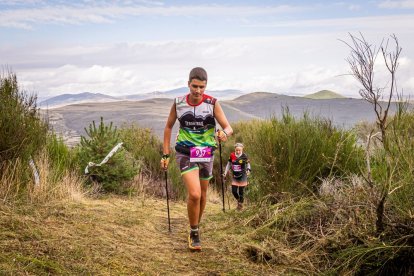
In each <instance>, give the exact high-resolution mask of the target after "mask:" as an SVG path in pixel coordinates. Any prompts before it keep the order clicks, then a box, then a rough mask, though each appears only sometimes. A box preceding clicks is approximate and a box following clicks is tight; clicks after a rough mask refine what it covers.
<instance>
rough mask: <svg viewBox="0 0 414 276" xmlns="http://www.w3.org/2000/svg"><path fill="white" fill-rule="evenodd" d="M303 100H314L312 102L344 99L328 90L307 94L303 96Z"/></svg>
mask: <svg viewBox="0 0 414 276" xmlns="http://www.w3.org/2000/svg"><path fill="white" fill-rule="evenodd" d="M303 97H304V98H308V99H314V100H326V99H343V98H345V97H344V96H342V95H341V94H338V93H335V92H333V91H330V90H321V91H318V92H316V93H312V94H308V95H306V96H303Z"/></svg>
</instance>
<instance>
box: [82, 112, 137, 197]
mask: <svg viewBox="0 0 414 276" xmlns="http://www.w3.org/2000/svg"><path fill="white" fill-rule="evenodd" d="M85 131H86V134H87V135H88V136H89V138H87V137H85V136H81V141H80V148H79V160H80V164H81V168H82V170H84V169H85V167H86V166H87V165H88V163H89V162H93V163H97V164H99V163H100V162H101V161H102V160H103V159H104V158H105V157H106V155H107V154H108V153H109V152H110V151H111V150H112V148H113V147H115V146H116V145H117V144H118V143H119V142H120V139H119V133H118V131H117V128H116V127H115V128H113V124H112V122H111V123H110V124H109V126H108V125H105V124H104V121H103V118H102V117H101V122H100V124H99V126H98V127H96V125H95V121H93V122H92V124H90V125H89V129H86V128H85ZM89 172H90V174H89V176H90V180H91V181H94V182H97V183H99V184H100V185H102V188H103V190H104V191H106V192H122V185H121V184H122V182H123V181H127V180H130V179H132V178H133V177H134V175H135V174H136V170H135V169H134V167H133V161H132V159H131V158H130V157H129V156H128V155H127V152H126V151H125V150H124V149H121V150H120V151H118V152H116V153H115V154H114V155H113V156H112V157H111V158H110V159H109V160H108V162H107V163H105V164H103V165H102V166H95V167H91V168H90V169H89Z"/></svg>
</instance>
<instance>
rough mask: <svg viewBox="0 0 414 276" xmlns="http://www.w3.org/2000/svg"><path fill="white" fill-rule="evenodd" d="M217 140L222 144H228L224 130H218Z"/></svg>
mask: <svg viewBox="0 0 414 276" xmlns="http://www.w3.org/2000/svg"><path fill="white" fill-rule="evenodd" d="M217 139H218V140H219V141H220V142H226V141H227V134H226V133H225V132H224V131H222V130H217Z"/></svg>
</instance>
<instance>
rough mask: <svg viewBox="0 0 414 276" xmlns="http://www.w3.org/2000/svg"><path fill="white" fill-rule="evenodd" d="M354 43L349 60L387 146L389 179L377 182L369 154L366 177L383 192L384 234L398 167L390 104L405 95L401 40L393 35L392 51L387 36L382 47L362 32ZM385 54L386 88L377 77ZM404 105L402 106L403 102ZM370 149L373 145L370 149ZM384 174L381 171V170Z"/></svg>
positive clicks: (380, 221) (378, 224) (380, 209)
mask: <svg viewBox="0 0 414 276" xmlns="http://www.w3.org/2000/svg"><path fill="white" fill-rule="evenodd" d="M350 37H351V43H346V42H344V43H345V44H346V45H348V47H349V48H350V49H351V53H350V56H349V57H348V58H347V62H348V64H349V66H350V68H351V75H352V76H354V77H355V78H356V79H357V80H358V82H359V83H360V84H361V85H362V88H361V89H360V90H359V95H360V96H361V97H362V99H364V100H366V101H367V102H369V103H370V104H371V105H372V107H373V108H374V112H375V115H376V118H377V119H376V123H377V126H378V128H379V130H380V133H381V135H380V137H379V139H380V141H381V144H382V146H383V150H384V153H383V154H382V162H381V163H382V164H383V165H385V168H384V169H385V172H383V175H382V176H381V177H385V178H386V179H381V180H379V179H377V181H379V182H381V183H374V180H373V179H372V176H371V168H370V162H369V156H368V158H367V164H368V175H367V177H366V180H367V182H368V183H369V184H370V186H374V184H376V185H377V186H379V187H380V189H381V195H380V198H379V199H378V203H377V222H376V227H377V233H378V234H381V233H382V232H383V230H384V222H383V219H384V208H385V201H386V199H387V196H388V195H389V193H390V190H391V188H392V187H391V183H392V177H393V175H394V171H393V170H394V168H393V166H392V164H391V162H390V161H391V159H392V157H393V156H392V152H391V151H390V148H389V141H388V135H387V128H388V121H387V119H388V115H389V114H388V112H389V109H390V105H391V102H392V100H393V99H394V97H395V96H397V97H401V96H402V95H401V94H398V91H397V81H396V71H397V68H398V58H399V56H400V53H401V50H402V48H401V47H400V46H399V44H398V39H397V37H396V36H395V35H391V41H393V42H394V44H395V49H394V50H393V51H389V50H388V45H389V42H390V40H389V39H387V40H386V41H385V43H384V40H383V41H382V42H381V44H380V46H379V48H376V47H375V46H373V45H371V44H370V43H368V41H367V40H365V38H364V36H363V35H362V34H360V36H359V37H357V36H354V35H352V34H350ZM379 54H381V55H382V58H383V60H384V63H385V66H386V69H387V71H388V73H389V82H388V85H387V86H385V87H379V86H378V81H377V79H375V70H374V68H375V65H376V60H377V57H378V55H379ZM384 98H385V99H386V101H385V102H381V100H382V99H384ZM400 107H401V105H400ZM371 137H372V132H371V134H370V135H369V138H368V145H369V143H370V139H371ZM367 151H368V152H369V148H367ZM380 174H381V173H380Z"/></svg>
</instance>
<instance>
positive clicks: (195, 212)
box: [182, 169, 201, 226]
mask: <svg viewBox="0 0 414 276" xmlns="http://www.w3.org/2000/svg"><path fill="white" fill-rule="evenodd" d="M182 178H183V181H184V184H185V187H186V188H187V212H188V220H189V222H190V226H198V220H199V217H200V199H201V185H200V179H199V172H198V169H197V170H192V171H189V172H186V173H185V174H183V175H182Z"/></svg>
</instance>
